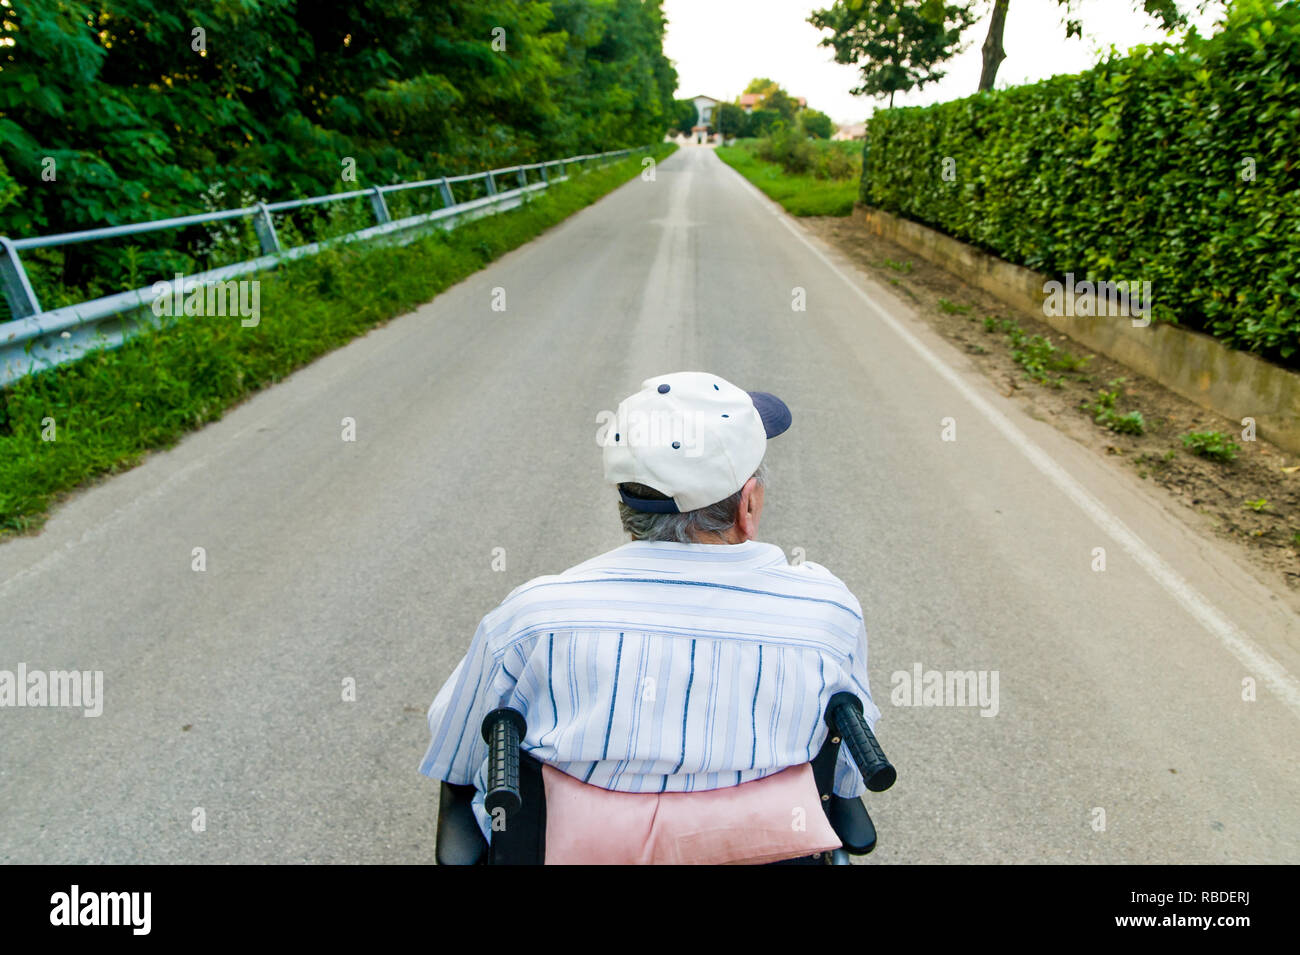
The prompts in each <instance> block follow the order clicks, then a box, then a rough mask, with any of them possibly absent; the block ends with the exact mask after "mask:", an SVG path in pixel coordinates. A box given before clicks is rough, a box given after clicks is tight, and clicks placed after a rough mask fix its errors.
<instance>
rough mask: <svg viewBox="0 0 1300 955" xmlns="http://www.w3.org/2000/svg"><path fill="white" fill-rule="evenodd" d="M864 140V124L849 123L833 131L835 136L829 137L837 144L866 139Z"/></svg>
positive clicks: (865, 129) (865, 132) (865, 127)
mask: <svg viewBox="0 0 1300 955" xmlns="http://www.w3.org/2000/svg"><path fill="white" fill-rule="evenodd" d="M866 138H867V124H866V123H849V124H848V125H846V126H841V127H840V128H839V129H837V130H835V135H833V136H832V137H831V139H834V140H836V141H838V142H843V141H844V140H846V139H866Z"/></svg>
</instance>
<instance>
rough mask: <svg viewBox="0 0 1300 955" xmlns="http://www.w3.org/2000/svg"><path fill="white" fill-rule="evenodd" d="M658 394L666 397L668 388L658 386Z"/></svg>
mask: <svg viewBox="0 0 1300 955" xmlns="http://www.w3.org/2000/svg"><path fill="white" fill-rule="evenodd" d="M659 394H661V395H666V394H668V386H667V385H660V386H659Z"/></svg>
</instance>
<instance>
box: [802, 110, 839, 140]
mask: <svg viewBox="0 0 1300 955" xmlns="http://www.w3.org/2000/svg"><path fill="white" fill-rule="evenodd" d="M799 127H800V128H801V129H802V130H803V132H804V134H805V135H807V136H813V137H815V138H817V139H830V138H831V137H832V136H834V135H835V121H834V120H833V119H831V118H830V117H829V116H827V115H826V114H825V113H823V112H822V111H821V110H817V109H804V110H800V111H799Z"/></svg>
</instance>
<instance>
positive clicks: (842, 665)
mask: <svg viewBox="0 0 1300 955" xmlns="http://www.w3.org/2000/svg"><path fill="white" fill-rule="evenodd" d="M841 690H847V691H849V692H851V693H854V694H855V695H857V697H858V699H860V700H861V701H862V705H863V712H864V715H865V716H866V718H867V722H868V723H869V724H871V725H872V726H873V727H874V725H875V723H876V720H877V719H879V717H880V711H879V709H877V707H876V705H875V703H874V702H873V701H872V699H871V694H870V691H869V689H868V686H867V633H866V627H865V625H864V622H863V618H862V608H861V606H860V605H859V604H858V601H857V600H856V599H854V597H853V594H852V593H850V592H849V589H848V588H847V587H845V585H844V584H843V583H842V582H841V581H840V580H839V579H838V578H837V577H835V576H834V575H833V574H831V573H830V571H828V570H826V568H824V567H822V566H820V565H818V564H814V563H810V562H804V563H801V564H797V565H791V564H789V563H788V562H787V561H786V558H785V554H784V553H783V552H782V551H781V549H780V548H778V547H776V546H774V545H772V544H763V543H759V542H757V541H747V542H745V543H743V544H674V543H659V542H655V543H651V542H644V541H634V542H632V543H630V544H625V545H623V546H622V547H619V548H616V549H615V550H612V551H610V552H609V553H606V554H602V555H601V556H599V557H596V558H593V559H592V560H589V561H586V562H585V563H582V564H579V565H578V566H576V567H574V568H572V569H570V570H567V571H565V572H564V573H562V574H557V575H553V576H545V577H537V578H535V579H533V580H530V581H528V582H527V583H525V584H523V585H521V586H520V587H517V588H516V589H515V590H514V591H512V592H511V593H510V595H509V596H508V597H507V598H506V599H505V601H503V602H502V604H501V605H500V606H499V607H497V608H496V609H495V610H493V611H492V612H491V613H489V614H488V615H487V616H486V617H484V618H483V620H482V622H481V623H480V624H479V627H478V630H477V632H476V633H475V634H474V639H473V641H472V642H471V643H470V647H469V652H468V653H467V654H466V656H465V658H464V659H463V660H462V661H461V662H460V664H459V665H458V666H457V667H456V669H455V671H454V672H453V673H452V675H451V677H450V678H449V679H448V680H447V682H446V684H445V685H444V686H443V687H442V689H441V690H440V691H439V692H438V695H437V696H436V698H435V699H434V701H433V705H432V706H431V707H430V708H429V730H430V732H431V733H432V737H433V738H432V741H431V743H430V745H429V750H428V752H427V753H426V754H425V757H424V761H423V762H422V763H421V765H420V772H422V773H423V774H424V775H426V776H429V777H430V778H433V779H443V780H447V781H448V782H452V783H459V784H469V783H473V784H474V785H475V787H476V788H477V789H478V796H477V798H476V800H475V803H474V808H475V812H476V815H477V816H478V820H479V824H480V826H481V827H482V828H483V830H484V832H485V833H488V830H489V826H488V818H487V815H486V812H485V811H484V809H483V805H482V796H483V791H484V789H486V773H487V745H486V744H485V743H484V742H483V738H482V736H481V735H480V727H481V725H482V722H483V718H484V717H485V716H486V715H487V714H488V713H489V712H490V711H491V710H493V709H495V708H496V707H498V706H511V707H514V708H515V709H517V710H519V712H521V713H522V714H523V715H524V718H525V720H526V721H527V724H528V729H527V732H526V734H525V736H524V739H523V741H522V746H523V748H524V749H525V750H527V751H528V752H530V753H532V755H533V756H535V757H536V758H537V759H539V760H541V761H542V762H544V763H549V764H551V765H553V766H554V767H556V768H557V769H559V770H561V771H563V772H565V773H567V774H568V775H570V776H573V777H576V778H577V779H581V780H583V781H585V782H587V783H590V784H592V785H595V786H599V787H601V788H603V789H611V790H618V791H622V792H635V793H644V792H691V791H695V790H707V789H720V788H722V787H726V786H733V785H739V784H740V783H744V782H749V781H750V780H754V779H759V778H761V777H763V776H766V775H768V774H770V773H774V772H777V771H779V770H781V769H784V768H786V767H788V766H794V765H797V764H799V763H805V762H808V761H809V760H811V759H812V757H813V756H815V755H816V753H817V751H818V749H820V747H821V745H822V743H823V742H824V741H825V738H826V723H825V720H824V719H823V715H824V713H825V711H826V706H827V704H828V703H829V701H830V698H831V696H832V695H834V694H835V693H837V692H839V691H841ZM864 790H865V787H864V785H863V783H862V780H861V778H860V777H859V775H858V772H857V769H856V768H855V767H854V766H853V764H852V762H851V761H850V759H849V756H848V754H847V752H846V751H844V750H841V753H840V763H839V766H838V767H837V770H836V777H835V791H836V792H837V793H838V794H839V795H841V796H856V795H860V794H861V793H862V792H864Z"/></svg>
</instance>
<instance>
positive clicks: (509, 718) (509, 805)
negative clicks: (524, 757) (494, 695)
mask: <svg viewBox="0 0 1300 955" xmlns="http://www.w3.org/2000/svg"><path fill="white" fill-rule="evenodd" d="M526 729H527V724H526V723H525V722H524V716H523V714H522V713H520V712H519V711H518V710H513V709H511V708H510V707H508V706H502V707H499V708H498V709H495V710H493V711H492V712H491V713H489V714H488V715H487V716H486V717H485V718H484V720H483V741H484V742H486V743H487V745H488V770H487V793H486V794H485V795H484V797H483V805H484V806H485V807H486V808H487V811H488V813H489V814H490V813H494V812H495V811H496V810H498V809H503V810H505V814H506V818H507V819H508V818H510V817H511V816H513V815H514V814H515V813H516V812H518V811H519V807H520V806H522V805H523V803H524V800H523V796H522V795H520V792H519V740H520V739H521V738H522V737H523V735H524V732H525V730H526Z"/></svg>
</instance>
